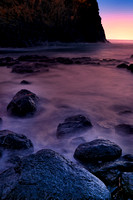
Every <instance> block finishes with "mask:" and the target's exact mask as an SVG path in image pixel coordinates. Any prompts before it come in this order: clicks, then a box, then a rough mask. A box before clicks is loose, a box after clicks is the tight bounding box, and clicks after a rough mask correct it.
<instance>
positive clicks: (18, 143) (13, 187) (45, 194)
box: [0, 55, 133, 200]
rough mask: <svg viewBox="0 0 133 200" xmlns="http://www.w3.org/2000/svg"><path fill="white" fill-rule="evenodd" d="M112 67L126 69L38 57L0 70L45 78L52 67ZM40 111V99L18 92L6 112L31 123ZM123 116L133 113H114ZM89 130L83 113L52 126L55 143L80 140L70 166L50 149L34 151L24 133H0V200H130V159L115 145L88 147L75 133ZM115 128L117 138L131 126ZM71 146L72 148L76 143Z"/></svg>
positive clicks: (7, 61)
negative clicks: (57, 141)
mask: <svg viewBox="0 0 133 200" xmlns="http://www.w3.org/2000/svg"><path fill="white" fill-rule="evenodd" d="M113 62H114V63H115V64H116V63H117V64H118V66H117V68H127V66H131V64H130V63H126V64H121V61H120V60H115V59H113V60H112V59H96V58H95V59H94V58H90V57H80V58H78V57H77V58H76V57H75V58H66V57H55V58H54V57H52V58H50V57H46V56H38V55H25V56H20V57H18V58H12V57H5V58H1V59H0V66H1V67H4V66H5V67H8V68H9V69H11V70H10V71H11V73H16V74H28V75H30V74H35V73H39V72H46V73H48V72H49V70H51V69H52V68H55V67H56V65H75V64H76V65H84V64H86V65H94V66H100V65H101V64H102V65H104V64H105V63H108V64H110V63H111V64H112V63H113ZM131 67H132V66H131ZM20 84H21V85H22V86H24V87H25V85H30V84H32V83H31V82H29V81H28V80H22V81H21V82H20ZM39 107H40V97H39V96H37V95H36V94H35V93H33V92H32V91H30V90H27V89H22V90H20V91H18V92H17V93H16V94H15V95H13V96H12V99H11V100H10V102H9V103H8V105H7V113H8V115H9V116H10V117H11V118H13V117H18V118H25V117H27V118H34V116H35V115H36V113H37V112H38V109H39ZM114 109H116V108H114ZM118 110H119V109H118ZM127 112H128V113H129V112H132V111H131V110H130V109H128V108H124V110H123V113H120V112H119V114H120V115H123V114H124V113H127ZM3 120H4V119H2V118H0V124H2V123H3ZM94 126H95V125H94V124H93V123H92V121H91V119H90V118H88V116H85V115H84V114H83V113H79V114H77V115H70V116H68V117H67V118H66V119H64V121H60V123H59V125H58V126H57V129H56V132H55V137H56V138H57V140H67V139H69V138H71V137H72V136H75V137H76V139H77V140H78V139H79V140H78V142H79V141H80V145H77V148H76V149H75V151H74V152H73V157H74V159H75V163H73V162H71V161H69V160H68V159H66V158H64V157H63V156H62V155H60V154H59V153H57V152H55V151H53V150H51V149H42V150H40V151H38V152H34V145H33V143H32V141H31V140H30V139H29V138H27V137H26V136H25V135H24V134H19V133H14V132H12V131H10V130H1V131H0V162H1V165H2V167H1V169H0V170H1V171H0V199H1V200H13V199H14V200H16V199H17V200H22V199H25V200H35V199H37V200H45V199H53V200H56V199H60V200H65V199H67V200H71V199H73V200H78V199H79V200H84V199H98V200H100V199H103V200H105V199H108V200H109V199H112V200H129V199H130V200H132V199H133V155H131V154H127V155H123V154H122V148H121V147H120V146H119V145H117V144H115V143H114V142H112V141H110V140H105V139H103V138H99V139H96V140H92V141H88V142H85V141H83V140H82V138H81V140H80V138H79V135H80V133H81V132H83V133H85V132H86V131H89V132H90V133H91V130H92V129H93V127H94ZM114 128H115V131H116V134H118V135H119V134H120V135H121V134H123V135H132V134H133V125H130V124H124V123H123V124H118V125H116V126H115V127H114ZM73 142H75V144H76V141H74V140H73Z"/></svg>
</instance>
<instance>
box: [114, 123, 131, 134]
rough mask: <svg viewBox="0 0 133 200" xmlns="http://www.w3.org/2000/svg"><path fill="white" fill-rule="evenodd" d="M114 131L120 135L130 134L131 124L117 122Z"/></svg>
mask: <svg viewBox="0 0 133 200" xmlns="http://www.w3.org/2000/svg"><path fill="white" fill-rule="evenodd" d="M115 132H116V133H117V134H120V135H125V136H126V135H127V134H128V135H132V134H133V125H129V124H119V125H117V126H115Z"/></svg>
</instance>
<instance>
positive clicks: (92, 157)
mask: <svg viewBox="0 0 133 200" xmlns="http://www.w3.org/2000/svg"><path fill="white" fill-rule="evenodd" d="M121 154H122V149H121V148H120V147H119V146H118V145H117V144H115V143H113V142H111V141H109V140H104V139H96V140H93V141H91V142H87V143H83V144H80V145H79V146H78V147H77V149H76V150H75V153H74V158H75V159H77V160H79V161H81V162H84V163H93V162H94V163H95V162H107V161H112V160H115V159H117V158H119V157H120V156H121Z"/></svg>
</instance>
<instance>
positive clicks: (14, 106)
mask: <svg viewBox="0 0 133 200" xmlns="http://www.w3.org/2000/svg"><path fill="white" fill-rule="evenodd" d="M38 100H39V98H38V97H37V96H36V94H34V93H32V92H30V91H28V90H25V89H23V90H20V91H19V92H18V93H17V94H16V95H15V96H14V97H13V99H12V101H11V102H10V103H9V105H8V106H7V111H8V113H9V114H11V115H14V116H19V117H24V116H27V115H33V114H34V113H35V111H36V110H37V103H38Z"/></svg>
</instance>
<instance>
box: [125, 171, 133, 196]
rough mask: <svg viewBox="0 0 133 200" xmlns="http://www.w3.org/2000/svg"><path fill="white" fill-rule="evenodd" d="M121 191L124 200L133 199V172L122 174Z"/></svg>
mask: <svg viewBox="0 0 133 200" xmlns="http://www.w3.org/2000/svg"><path fill="white" fill-rule="evenodd" d="M122 189H123V191H124V194H125V197H126V198H125V199H133V172H124V173H123V174H122Z"/></svg>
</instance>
